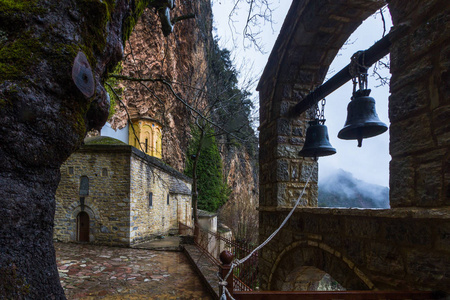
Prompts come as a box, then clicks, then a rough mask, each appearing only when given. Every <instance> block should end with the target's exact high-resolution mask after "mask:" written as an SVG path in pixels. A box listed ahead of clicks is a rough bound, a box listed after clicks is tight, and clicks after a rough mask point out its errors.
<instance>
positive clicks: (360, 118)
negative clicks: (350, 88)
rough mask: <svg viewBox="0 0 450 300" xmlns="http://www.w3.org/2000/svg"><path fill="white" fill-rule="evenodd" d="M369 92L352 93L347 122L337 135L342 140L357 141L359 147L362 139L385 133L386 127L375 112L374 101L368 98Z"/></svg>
mask: <svg viewBox="0 0 450 300" xmlns="http://www.w3.org/2000/svg"><path fill="white" fill-rule="evenodd" d="M369 94H370V90H369V89H366V90H358V91H356V92H355V93H353V97H352V100H351V101H350V103H349V104H348V106H347V120H346V121H345V125H344V128H342V129H341V131H339V133H338V138H340V139H343V140H358V147H361V145H362V140H363V139H364V138H369V137H373V136H376V135H379V134H382V133H383V132H385V131H386V130H387V129H388V127H387V126H386V124H384V123H383V122H381V121H380V119H379V118H378V115H377V113H376V111H375V100H374V99H373V98H372V97H369Z"/></svg>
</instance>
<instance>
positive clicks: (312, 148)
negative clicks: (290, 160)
mask: <svg viewBox="0 0 450 300" xmlns="http://www.w3.org/2000/svg"><path fill="white" fill-rule="evenodd" d="M309 124H310V125H309V127H308V129H307V130H306V139H305V144H304V145H303V148H302V150H301V151H300V152H299V155H300V156H303V157H314V158H317V157H320V156H328V155H332V154H335V153H336V149H334V148H333V147H332V146H331V144H330V138H329V136H328V129H327V126H325V125H322V124H320V123H319V120H318V119H315V120H314V121H311V122H309Z"/></svg>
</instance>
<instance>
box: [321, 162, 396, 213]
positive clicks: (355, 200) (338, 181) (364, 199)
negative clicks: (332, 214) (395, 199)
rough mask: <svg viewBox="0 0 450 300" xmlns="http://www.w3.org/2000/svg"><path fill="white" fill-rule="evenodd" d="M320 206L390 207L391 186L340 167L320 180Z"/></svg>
mask: <svg viewBox="0 0 450 300" xmlns="http://www.w3.org/2000/svg"><path fill="white" fill-rule="evenodd" d="M319 207H358V208H389V188H387V187H383V186H380V185H376V184H371V183H367V182H364V181H362V180H359V179H356V178H355V177H353V175H352V174H351V173H349V172H346V171H344V170H342V169H339V170H337V171H336V172H335V173H334V174H331V175H330V176H328V177H326V178H325V179H323V180H321V181H320V182H319Z"/></svg>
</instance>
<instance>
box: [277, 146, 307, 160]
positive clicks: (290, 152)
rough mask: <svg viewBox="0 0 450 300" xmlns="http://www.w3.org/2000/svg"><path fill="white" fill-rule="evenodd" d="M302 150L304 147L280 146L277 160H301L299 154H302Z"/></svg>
mask: <svg viewBox="0 0 450 300" xmlns="http://www.w3.org/2000/svg"><path fill="white" fill-rule="evenodd" d="M301 149H302V146H294V145H288V144H283V145H278V146H277V152H276V157H277V158H281V157H283V158H293V159H297V158H299V155H298V153H299V152H300V150H301Z"/></svg>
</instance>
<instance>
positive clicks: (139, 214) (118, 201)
mask: <svg viewBox="0 0 450 300" xmlns="http://www.w3.org/2000/svg"><path fill="white" fill-rule="evenodd" d="M82 176H87V177H88V178H89V195H86V196H84V205H82V200H80V197H81V196H80V178H81V177H82ZM174 178H176V179H177V182H178V184H182V185H183V184H184V187H185V189H184V191H183V193H179V192H177V191H175V192H174V191H173V188H172V186H171V184H173V182H174ZM190 189H191V180H190V179H189V178H187V177H186V176H184V175H183V174H181V173H179V172H178V171H176V170H174V169H172V168H171V167H169V166H167V165H165V164H164V163H163V162H161V161H160V160H159V159H157V158H154V157H151V156H148V155H146V154H144V153H143V152H141V151H139V150H137V149H136V148H134V147H132V146H128V145H85V146H83V147H82V148H81V149H80V150H78V151H76V152H75V153H74V154H72V155H71V156H70V157H69V159H68V160H67V161H66V162H65V163H64V164H63V166H62V167H61V182H60V185H59V187H58V190H57V192H56V203H57V207H56V215H55V227H54V239H55V240H58V241H63V242H76V241H77V216H78V214H79V213H80V212H81V211H85V212H87V213H88V215H89V218H90V228H89V230H90V234H89V242H91V243H96V244H107V245H125V246H129V245H132V244H135V243H137V242H141V241H145V240H148V239H151V238H154V237H155V236H157V235H167V234H169V233H170V232H174V233H176V232H178V222H179V221H180V222H183V223H184V224H187V225H190V222H191V218H192V214H191V197H190ZM150 192H151V193H152V205H151V207H150V205H149V204H150V203H149V193H150ZM167 196H169V204H167Z"/></svg>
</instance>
